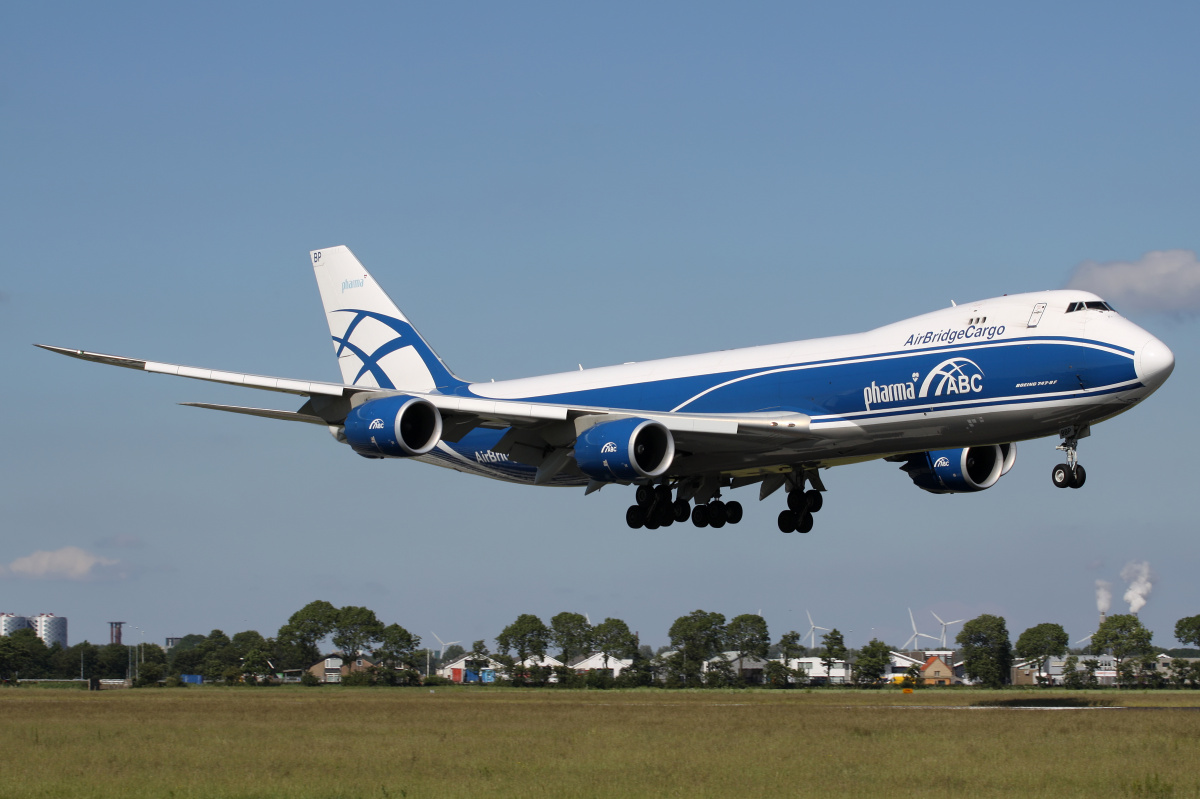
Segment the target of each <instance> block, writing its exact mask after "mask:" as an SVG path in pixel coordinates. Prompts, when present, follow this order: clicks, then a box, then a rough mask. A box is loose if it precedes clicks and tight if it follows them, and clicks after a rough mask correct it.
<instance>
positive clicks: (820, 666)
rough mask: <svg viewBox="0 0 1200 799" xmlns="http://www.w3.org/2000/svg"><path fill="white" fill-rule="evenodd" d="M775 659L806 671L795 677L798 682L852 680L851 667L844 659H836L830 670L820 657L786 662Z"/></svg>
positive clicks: (793, 659)
mask: <svg viewBox="0 0 1200 799" xmlns="http://www.w3.org/2000/svg"><path fill="white" fill-rule="evenodd" d="M775 660H776V661H778V662H780V663H783V665H785V666H787V667H788V668H789V669H792V670H793V671H797V672H800V671H802V672H804V676H800V677H797V678H795V681H797V682H814V683H818V684H820V683H831V684H834V683H845V682H849V681H850V667H849V666H847V665H846V661H844V660H835V661H834V662H833V663H832V667H831V668H830V669H829V670H828V671H827V670H826V669H825V664H824V663H822V662H821V658H818V657H806V658H792V659H791V660H788V661H787V662H786V663H784V661H783V658H775Z"/></svg>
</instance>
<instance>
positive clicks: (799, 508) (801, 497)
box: [787, 491, 808, 513]
mask: <svg viewBox="0 0 1200 799" xmlns="http://www.w3.org/2000/svg"><path fill="white" fill-rule="evenodd" d="M787 503H788V510H790V511H794V512H796V513H804V512H805V511H806V510H808V496H807V495H806V494H805V493H804V492H803V491H793V492H791V493H790V494H788V499H787Z"/></svg>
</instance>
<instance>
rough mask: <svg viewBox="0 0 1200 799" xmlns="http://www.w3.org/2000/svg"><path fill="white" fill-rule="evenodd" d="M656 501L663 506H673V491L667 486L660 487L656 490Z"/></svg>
mask: <svg viewBox="0 0 1200 799" xmlns="http://www.w3.org/2000/svg"><path fill="white" fill-rule="evenodd" d="M654 499H655V500H657V501H658V502H660V503H661V504H663V505H670V504H671V489H669V488H667V487H666V486H659V487H658V488H656V489H654Z"/></svg>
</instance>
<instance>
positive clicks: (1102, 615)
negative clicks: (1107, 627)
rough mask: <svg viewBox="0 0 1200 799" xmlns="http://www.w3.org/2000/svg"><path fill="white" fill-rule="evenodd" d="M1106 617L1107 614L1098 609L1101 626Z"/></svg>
mask: <svg viewBox="0 0 1200 799" xmlns="http://www.w3.org/2000/svg"><path fill="white" fill-rule="evenodd" d="M1107 618H1108V616H1107V615H1106V614H1105V613H1104V611H1100V626H1101V627H1103V626H1104V620H1105V619H1107ZM1097 629H1099V628H1097Z"/></svg>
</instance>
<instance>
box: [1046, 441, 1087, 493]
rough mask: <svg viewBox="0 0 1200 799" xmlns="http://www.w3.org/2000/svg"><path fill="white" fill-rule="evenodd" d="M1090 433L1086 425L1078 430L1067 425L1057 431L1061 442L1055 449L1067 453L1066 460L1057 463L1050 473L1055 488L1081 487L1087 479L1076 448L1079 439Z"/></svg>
mask: <svg viewBox="0 0 1200 799" xmlns="http://www.w3.org/2000/svg"><path fill="white" fill-rule="evenodd" d="M1091 434H1092V431H1091V428H1090V427H1089V426H1088V425H1084V426H1083V427H1082V428H1080V429H1078V430H1076V429H1075V428H1074V427H1067V428H1064V429H1063V430H1062V431H1060V432H1059V435H1060V436H1062V439H1063V443H1061V444H1059V445H1058V446H1057V447H1055V449H1059V450H1062V451H1063V452H1065V453H1067V462H1066V463H1060V464H1058V465H1057V466H1055V467H1054V469H1053V471H1051V473H1050V479H1051V480H1053V481H1054V485H1055V487H1056V488H1083V483H1084V481H1086V480H1087V471H1085V470H1084V468H1083V467H1082V466H1080V465H1079V453H1078V452H1077V451H1076V450H1077V448H1078V447H1079V439H1081V438H1087V437H1088V436H1089V435H1091Z"/></svg>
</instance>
